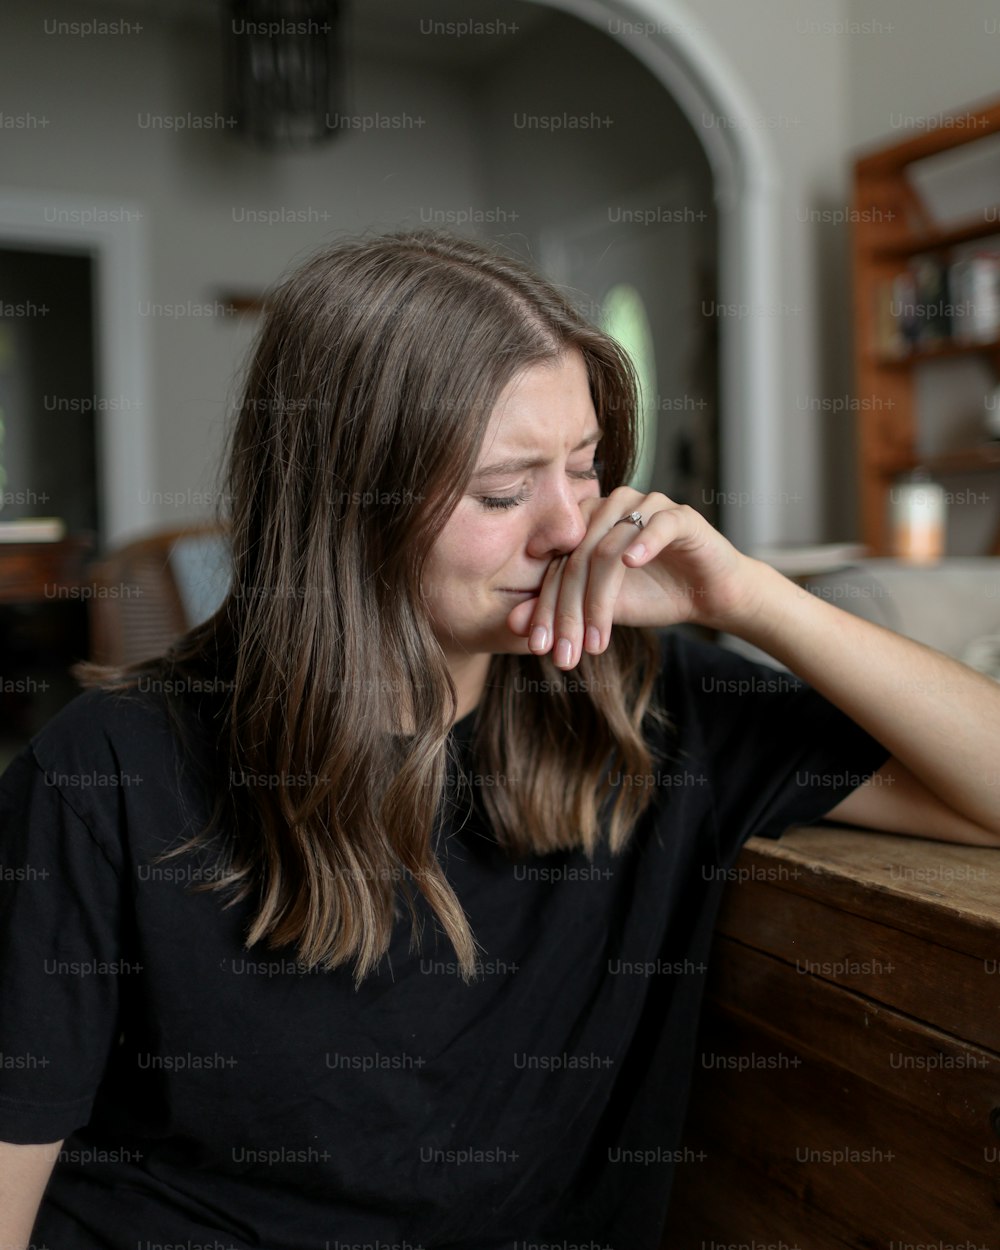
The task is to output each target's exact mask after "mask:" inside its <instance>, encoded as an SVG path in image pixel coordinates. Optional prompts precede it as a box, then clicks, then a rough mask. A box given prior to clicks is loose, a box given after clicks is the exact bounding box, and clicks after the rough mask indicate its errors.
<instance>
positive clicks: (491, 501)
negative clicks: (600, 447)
mask: <svg viewBox="0 0 1000 1250" xmlns="http://www.w3.org/2000/svg"><path fill="white" fill-rule="evenodd" d="M603 468H604V462H603V461H602V460H595V461H594V463H593V465H592V467H591V468H589V469H581V470H578V471H575V472H574V471H572V470H571V471H570V477H575V478H579V479H581V480H583V481H589V482H592V481H594V480H595V479H596V478H598V477H600V475H601V470H602V469H603ZM478 498H479V502H480V503H481V504H482V505H483V507H484V508H486V509H487V510H489V509H507V508H516V507H518V506H519V505H520V504H522V503H527V501H528V500H529V499H530V498H531V491H530V490H529V491H522V492H521V493H520V494H517V495H480V496H478Z"/></svg>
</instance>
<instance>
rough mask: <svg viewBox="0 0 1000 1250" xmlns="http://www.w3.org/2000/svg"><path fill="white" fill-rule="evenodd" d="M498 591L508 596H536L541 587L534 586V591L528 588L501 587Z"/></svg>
mask: <svg viewBox="0 0 1000 1250" xmlns="http://www.w3.org/2000/svg"><path fill="white" fill-rule="evenodd" d="M500 589H501V590H502V591H504V592H505V593H506V594H508V595H537V594H538V593H539V591H540V590H541V589H542V588H541V586H536V587H535V588H534V589H532V588H531V587H530V586H529V587H523V586H501V587H500Z"/></svg>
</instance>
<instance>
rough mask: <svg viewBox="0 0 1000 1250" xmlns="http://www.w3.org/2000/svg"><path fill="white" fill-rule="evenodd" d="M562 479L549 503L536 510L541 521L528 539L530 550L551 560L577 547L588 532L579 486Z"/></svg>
mask: <svg viewBox="0 0 1000 1250" xmlns="http://www.w3.org/2000/svg"><path fill="white" fill-rule="evenodd" d="M578 489H579V488H578V487H577V489H576V490H575V489H574V487H573V485H572V484H571V483H570V482H563V483H561V484H560V486H559V487H557V488H556V489H555V490H553V491H552V493H551V494H550V495H549V501H548V505H547V506H546V507H545V508H543V509H541V510H540V511H539V512H538V513H537V514H536V516H537V519H538V523H537V525H536V526H535V529H534V532H533V533H532V535H531V539H530V541H529V543H528V551H529V552H530V554H531V555H533V556H536V557H537V558H539V559H545V558H546V557H547V558H548V559H550V560H552V559H554V558H556V557H557V556H561V555H566V554H567V553H568V552H570V551H574V550H575V549H576V548H577V547H579V545H580V543H581V542H583V538H584V535H585V534H586V532H587V522H586V521H585V520H584V517H583V513H582V512H581V511H580V505H579V503H578V502H577V497H576V496H577V490H578Z"/></svg>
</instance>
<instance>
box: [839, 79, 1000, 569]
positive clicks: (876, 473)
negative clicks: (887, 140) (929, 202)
mask: <svg viewBox="0 0 1000 1250" xmlns="http://www.w3.org/2000/svg"><path fill="white" fill-rule="evenodd" d="M952 121H953V124H951V125H949V124H948V118H942V119H941V123H940V124H939V125H938V126H937V127H935V128H933V129H929V130H927V131H925V132H923V133H921V134H920V135H918V136H917V137H914V138H909V139H904V140H903V141H902V142H900V143H895V144H892V145H889V146H886V147H882V148H879V149H877V150H874V151H871V152H868V153H866V154H865V155H864V156H862V157H860V158H858V159H857V160H856V161H855V163H854V199H853V209H854V212H853V214H852V217H853V231H854V233H853V243H852V254H853V281H854V312H855V316H854V333H855V342H854V357H855V394H856V397H857V399H858V401H859V411H858V456H859V466H858V467H859V472H860V478H861V513H862V517H861V521H862V540H863V542H864V543H865V545H866V547H867V548H868V549H869V553H870V555H872V556H888V555H891V554H892V552H891V549H890V535H889V532H888V517H887V502H888V497H889V490H890V487H891V485H892V483H893V480H894V479H895V478H896V477H897V476H898V475H899V474H902V473H905V472H907V471H908V470H910V469H913V468H915V467H916V465H917V464H922V465H924V466H926V467H927V468H928V469H929V470H930V471H931V472H932V473H934V474H943V473H996V472H997V471H1000V442H991V441H989V440H988V438H987V436H986V433H985V432H984V434H983V441H982V443H981V444H977V445H974V446H970V447H963V448H957V449H955V450H952V451H948V452H943V453H940V454H933V455H924V454H921V453H920V450H919V448H918V445H917V441H918V440H917V422H916V412H915V380H916V379H915V374H916V370H917V369H918V368H919V367H920V366H921V365H922V364H925V363H927V362H930V361H937V360H947V359H952V358H955V359H957V358H960V357H964V356H980V357H982V358H984V359H986V360H987V361H988V362H989V365H990V367H991V369H992V371H993V374H994V377H996V378H997V380H998V381H1000V337H998V338H997V339H996V340H994V341H992V342H987V343H950V342H946V343H942V344H940V345H935V346H928V347H924V348H918V349H915V350H913V351H911V352H909V353H908V354H906V355H904V356H888V355H886V354H884V353H880V352H879V351H878V350H877V346H876V345H877V336H876V301H877V293H878V290H879V287H880V285H881V284H882V283H883V282H886V281H891V279H893V278H894V277H895V276H896V275H897V274H899V273H900V272H902V270H903V269H904V268H905V267H906V264H907V262H908V261H909V260H910V259H911V258H913V257H915V256H920V255H924V254H938V255H939V256H940V255H944V256H947V255H948V254H949V253H950V252H951V250H952V249H953V248H956V247H958V246H959V245H961V244H968V243H974V242H975V241H976V240H978V239H986V238H990V237H992V236H1000V206H998V207H996V208H995V211H994V210H991V211H986V209H984V211H982V212H981V213H980V216H979V217H978V218H977V219H976V220H974V221H967V222H963V223H961V224H959V225H957V226H954V227H948V228H941V227H940V226H938V225H936V224H935V223H934V222H933V221H932V219H931V216H930V214H929V212H928V210H927V208H926V206H925V205H924V203H923V202H922V200H921V199H920V196H919V194H918V193H917V191H916V189H915V188H914V187H913V185H912V183H911V182H910V181H909V180H908V178H907V176H906V175H907V168H908V167H909V166H910V165H912V164H914V163H915V162H917V161H921V160H924V159H926V158H927V157H929V156H934V155H936V154H937V153H940V152H946V151H949V150H951V149H953V148H957V147H961V146H963V145H965V144H968V143H973V142H976V141H978V140H980V139H983V138H986V137H987V136H989V135H991V134H996V133H997V132H1000V100H998V101H996V102H992V103H990V104H988V105H985V106H980V107H976V108H971V109H968V110H963V111H961V112H960V113H955V114H953V115H952ZM988 207H989V206H988ZM990 218H993V219H992V220H990ZM984 554H989V555H1000V528H998V530H997V532H996V535H995V537H994V538H993V541H992V544H991V548H990V550H989V552H987V553H984Z"/></svg>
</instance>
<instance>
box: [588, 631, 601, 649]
mask: <svg viewBox="0 0 1000 1250" xmlns="http://www.w3.org/2000/svg"><path fill="white" fill-rule="evenodd" d="M600 645H601V631H600V630H599V629H598V628H597V626H596V625H588V626H587V650H588V651H596V650H597V648H598V647H599V646H600Z"/></svg>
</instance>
